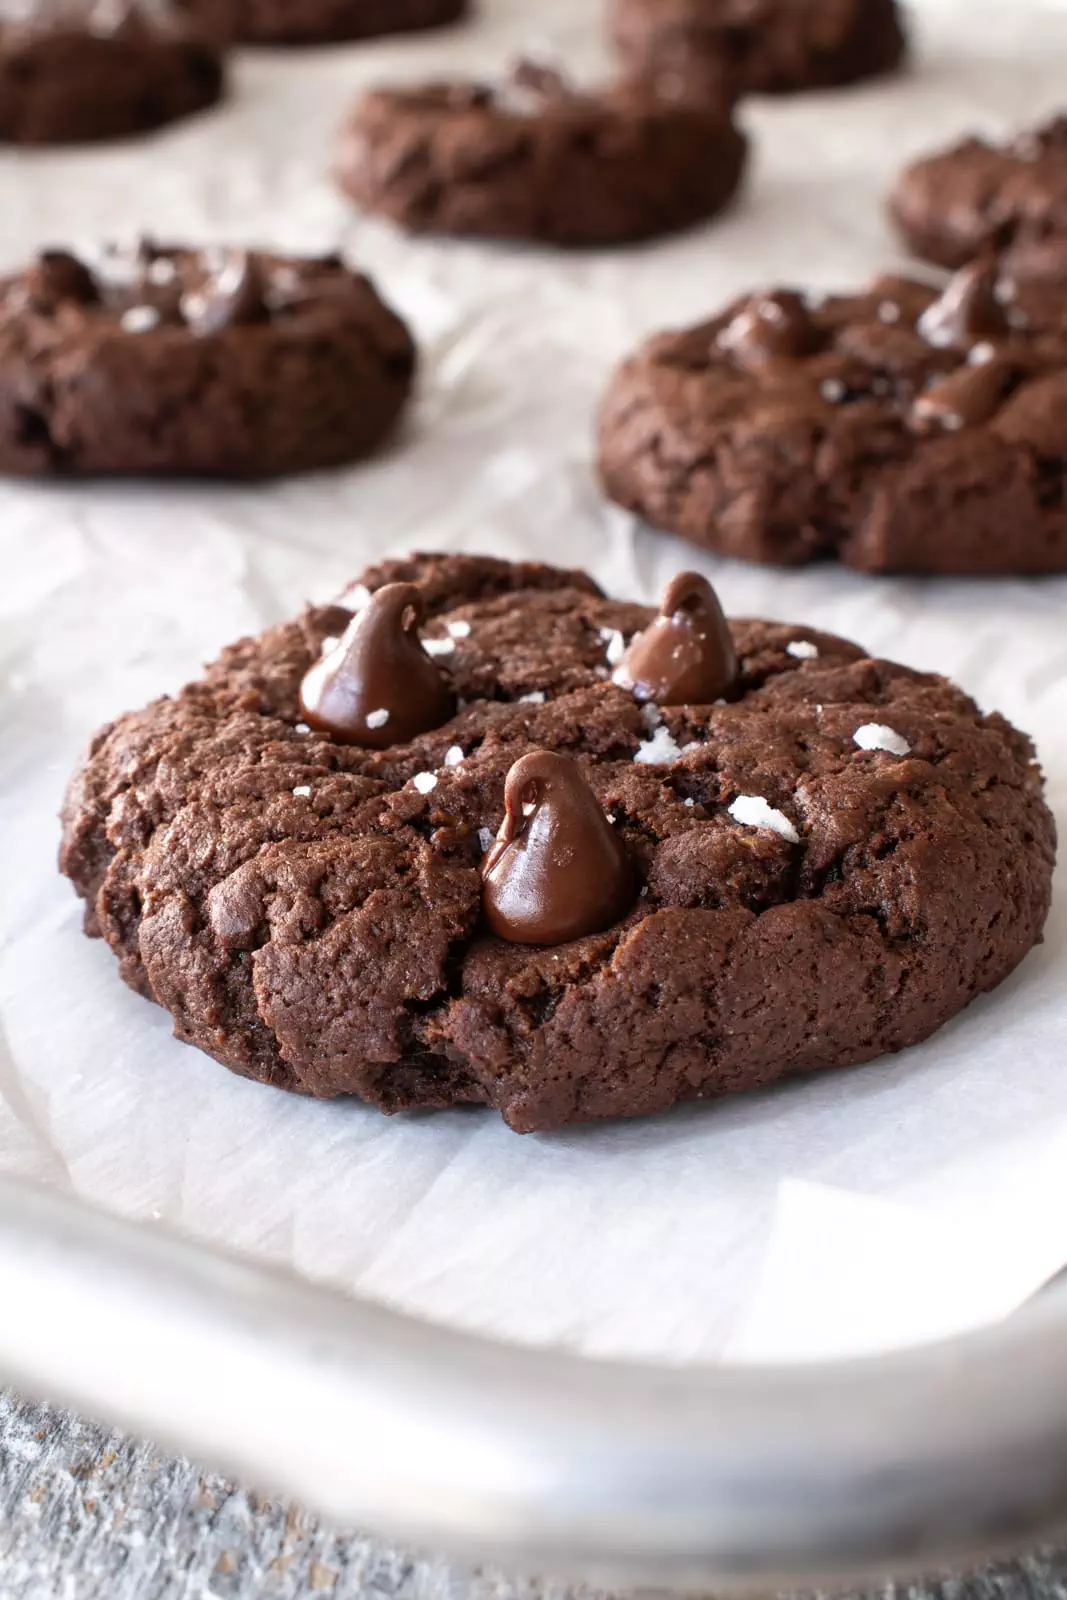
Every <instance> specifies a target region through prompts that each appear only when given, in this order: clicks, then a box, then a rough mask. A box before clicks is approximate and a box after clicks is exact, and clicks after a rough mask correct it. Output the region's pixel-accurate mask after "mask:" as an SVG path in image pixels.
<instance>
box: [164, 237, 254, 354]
mask: <svg viewBox="0 0 1067 1600" xmlns="http://www.w3.org/2000/svg"><path fill="white" fill-rule="evenodd" d="M266 295H267V285H266V284H265V283H264V281H263V272H262V269H261V267H260V264H259V262H258V260H257V259H256V257H255V256H254V255H253V254H252V253H251V251H248V250H231V251H229V252H228V254H227V258H226V260H225V261H224V262H223V264H222V266H221V267H219V269H218V271H217V272H215V273H214V274H213V275H212V276H211V277H210V278H209V279H208V281H207V282H206V283H205V284H204V286H203V288H202V289H201V290H200V291H199V293H197V294H189V295H186V296H185V298H184V299H183V301H182V311H183V313H184V316H185V320H186V322H187V323H188V325H189V327H190V328H192V330H193V332H194V333H197V334H200V335H201V336H202V337H208V336H210V335H211V334H215V333H224V332H225V331H226V329H227V328H233V327H238V326H241V325H244V324H247V323H253V322H265V321H266V320H267V318H268V316H269V315H270V313H269V310H268V307H267V298H266Z"/></svg>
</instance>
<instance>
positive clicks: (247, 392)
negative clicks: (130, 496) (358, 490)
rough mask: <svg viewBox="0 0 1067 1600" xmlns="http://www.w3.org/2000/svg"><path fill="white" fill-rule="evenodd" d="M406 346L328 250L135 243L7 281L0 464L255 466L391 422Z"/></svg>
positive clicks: (20, 467)
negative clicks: (307, 253) (322, 254)
mask: <svg viewBox="0 0 1067 1600" xmlns="http://www.w3.org/2000/svg"><path fill="white" fill-rule="evenodd" d="M415 364H416V359H415V347H414V344H413V342H412V339H411V336H410V334H409V333H408V331H407V329H406V328H405V326H404V324H403V323H402V322H401V321H400V319H399V318H398V317H397V316H396V315H395V314H394V313H393V312H392V311H391V310H390V309H389V307H388V306H387V305H385V303H384V302H383V301H382V300H381V299H380V298H379V296H378V294H377V293H376V291H375V289H374V286H373V284H372V283H371V282H370V280H369V279H368V278H366V277H364V276H362V275H361V274H360V273H357V272H353V271H351V270H350V269H349V268H347V267H346V266H345V265H344V263H343V262H342V261H341V259H340V258H339V257H336V256H330V257H326V258H323V259H320V260H309V259H306V258H298V257H289V256H277V255H268V254H265V253H262V252H258V251H248V250H227V249H219V250H214V249H212V250H184V249H171V248H169V247H163V246H159V245H155V244H151V243H142V244H140V245H138V246H133V247H131V248H128V249H125V248H124V249H117V250H106V251H102V252H100V253H99V254H97V255H95V256H93V257H92V258H87V257H85V258H83V257H76V256H74V255H72V254H70V253H69V252H67V251H47V252H45V253H44V254H43V255H41V256H40V257H38V259H37V260H36V261H35V262H33V263H32V264H31V266H30V267H29V268H27V269H26V271H24V272H21V273H17V274H15V275H13V276H9V277H5V278H2V279H0V471H2V472H10V473H19V474H25V475H30V476H37V475H52V474H58V475H67V474H75V475H76V474H91V473H96V474H100V473H123V474H151V475H169V476H191V475H209V476H220V477H240V478H266V477H273V476H276V475H278V474H282V473H290V472H300V471H307V470H310V469H312V468H317V467H328V466H335V465H339V464H342V463H345V462H349V461H354V460H356V459H357V458H358V457H360V456H362V455H364V454H366V453H367V452H368V451H369V450H371V449H373V448H374V447H375V446H376V445H378V444H380V443H381V442H382V441H383V440H384V439H385V438H386V437H387V436H388V434H389V433H390V432H391V431H392V429H393V427H394V425H395V423H396V421H397V418H398V417H399V415H400V412H401V410H402V409H403V407H404V404H405V402H406V400H407V398H408V396H409V394H410V392H411V388H412V383H413V380H414V373H415Z"/></svg>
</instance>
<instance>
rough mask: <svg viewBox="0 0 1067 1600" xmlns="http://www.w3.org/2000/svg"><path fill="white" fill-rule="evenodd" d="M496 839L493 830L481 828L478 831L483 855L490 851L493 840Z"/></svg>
mask: <svg viewBox="0 0 1067 1600" xmlns="http://www.w3.org/2000/svg"><path fill="white" fill-rule="evenodd" d="M495 838H496V835H495V834H494V832H493V830H492V828H479V829H478V843H479V845H480V846H481V849H482V854H483V855H484V854H485V852H486V851H487V850H488V849H489V847H490V845H491V844H492V842H493V840H494V839H495Z"/></svg>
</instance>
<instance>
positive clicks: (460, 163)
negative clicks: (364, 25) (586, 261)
mask: <svg viewBox="0 0 1067 1600" xmlns="http://www.w3.org/2000/svg"><path fill="white" fill-rule="evenodd" d="M745 151H746V145H745V139H744V136H743V135H742V134H741V133H740V132H739V131H738V129H737V128H736V127H735V126H734V124H733V122H732V121H731V118H730V114H729V112H728V111H727V110H726V109H725V108H722V107H719V106H718V105H716V104H714V103H709V104H708V105H700V106H698V105H692V104H682V103H679V102H676V101H672V100H666V99H663V98H662V97H660V96H658V95H656V94H655V93H653V91H652V90H651V89H650V88H649V87H648V86H647V85H646V86H641V85H638V84H635V83H630V84H625V85H621V86H615V87H613V88H609V89H605V90H604V91H603V92H601V93H579V92H577V91H576V90H575V89H573V88H571V87H570V86H568V84H567V83H566V82H565V81H564V80H563V78H562V77H561V76H560V75H559V74H558V73H557V72H555V71H552V70H549V69H547V68H543V67H536V66H533V65H531V64H529V63H523V64H521V65H520V67H519V68H518V69H517V70H516V72H515V74H514V76H513V77H512V79H511V80H510V81H509V82H508V83H506V84H504V85H502V86H499V87H497V88H489V87H487V86H484V85H478V84H459V83H448V84H445V83H441V84H429V85H426V86H424V87H421V88H412V89H380V90H376V91H374V92H372V93H370V94H367V95H365V96H364V98H363V100H362V101H361V102H360V103H359V104H358V106H357V107H356V109H355V111H354V113H353V115H352V117H351V119H350V120H349V122H348V124H347V125H346V127H345V129H344V131H343V135H342V140H341V145H340V150H339V155H338V160H337V176H338V180H339V182H340V184H341V187H342V188H343V189H345V190H346V191H347V193H348V194H350V195H351V196H352V197H353V198H354V199H355V200H357V201H358V202H359V204H360V205H361V206H363V207H365V208H366V209H367V210H368V211H377V212H381V213H382V214H384V215H385V216H387V217H389V218H390V219H391V220H392V221H394V222H396V223H399V224H400V226H401V227H404V228H408V229H410V230H412V231H413V232H434V233H454V234H478V235H484V236H488V237H495V238H507V239H536V240H543V241H544V242H546V243H548V244H555V245H571V246H582V245H611V244H624V243H627V242H629V241H634V240H638V239H646V238H650V237H652V236H653V235H656V234H663V233H668V232H670V231H672V230H674V229H678V228H685V227H688V226H690V225H692V224H693V223H696V222H699V221H702V220H703V219H705V218H707V217H711V216H714V214H715V213H716V212H717V211H720V210H721V209H722V207H723V206H725V205H726V203H727V201H728V200H729V199H730V198H731V197H732V196H733V194H734V193H735V191H736V190H737V187H738V184H739V183H740V181H741V175H742V171H743V169H744V164H745Z"/></svg>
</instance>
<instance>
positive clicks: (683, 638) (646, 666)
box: [614, 572, 738, 706]
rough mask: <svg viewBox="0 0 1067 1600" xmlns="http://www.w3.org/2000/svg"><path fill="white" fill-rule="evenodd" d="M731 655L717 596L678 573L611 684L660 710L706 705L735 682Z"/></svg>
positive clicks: (702, 582) (691, 575) (696, 578)
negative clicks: (648, 701) (651, 702)
mask: <svg viewBox="0 0 1067 1600" xmlns="http://www.w3.org/2000/svg"><path fill="white" fill-rule="evenodd" d="M737 669H738V663H737V651H736V650H735V649H734V641H733V635H732V634H731V632H730V628H729V625H728V623H727V621H726V618H725V617H724V615H723V610H722V606H721V605H720V604H719V597H718V595H717V594H716V593H715V590H714V589H713V588H712V587H711V584H710V583H709V582H708V580H707V579H706V578H702V577H701V576H700V574H699V572H680V573H679V574H678V576H677V577H675V578H672V579H671V582H670V583H669V584H668V585H667V588H666V590H665V592H664V595H663V601H662V603H661V605H660V612H659V616H658V617H656V618H655V620H654V621H653V622H652V623H651V624H650V625H649V626H648V627H647V628H646V629H645V631H644V632H643V633H639V634H638V635H637V637H636V638H635V639H633V640H631V643H630V648H629V649H628V650H627V652H626V654H625V655H624V656H623V658H622V661H621V662H620V664H619V666H618V667H617V668H616V669H615V673H614V677H615V682H616V683H618V684H620V685H621V686H622V687H623V688H626V689H632V690H633V693H634V697H635V698H636V699H638V700H653V701H655V703H656V704H657V705H660V706H685V705H689V706H692V705H710V704H711V703H712V702H713V701H715V700H718V699H720V698H721V696H722V695H724V694H725V693H726V691H727V690H728V689H729V688H730V687H731V686H732V685H733V683H734V681H735V680H736V678H737Z"/></svg>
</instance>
